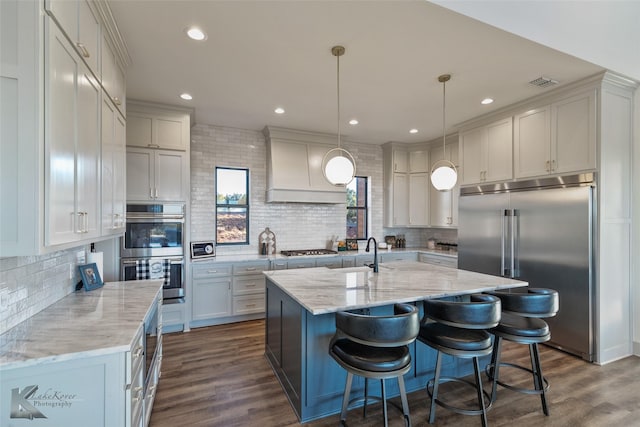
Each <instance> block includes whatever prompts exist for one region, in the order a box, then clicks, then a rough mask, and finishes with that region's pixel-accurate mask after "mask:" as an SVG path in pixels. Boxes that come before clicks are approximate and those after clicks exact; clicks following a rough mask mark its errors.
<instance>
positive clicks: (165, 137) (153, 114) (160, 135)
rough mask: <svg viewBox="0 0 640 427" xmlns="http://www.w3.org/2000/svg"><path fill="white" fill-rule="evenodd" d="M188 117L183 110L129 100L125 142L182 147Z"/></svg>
mask: <svg viewBox="0 0 640 427" xmlns="http://www.w3.org/2000/svg"><path fill="white" fill-rule="evenodd" d="M190 122H191V118H190V116H189V114H188V113H186V112H180V111H176V112H172V111H168V110H162V109H159V108H152V107H144V106H141V105H138V104H135V103H133V102H130V103H129V107H128V111H127V146H130V147H146V148H162V149H166V150H180V151H186V150H187V149H188V148H189V145H190V131H191V129H190Z"/></svg>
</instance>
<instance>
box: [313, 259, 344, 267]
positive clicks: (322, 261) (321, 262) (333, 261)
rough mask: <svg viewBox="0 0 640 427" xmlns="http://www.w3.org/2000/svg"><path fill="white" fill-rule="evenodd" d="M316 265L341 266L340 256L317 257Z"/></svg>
mask: <svg viewBox="0 0 640 427" xmlns="http://www.w3.org/2000/svg"><path fill="white" fill-rule="evenodd" d="M316 267H327V268H342V258H340V257H331V258H318V259H317V260H316Z"/></svg>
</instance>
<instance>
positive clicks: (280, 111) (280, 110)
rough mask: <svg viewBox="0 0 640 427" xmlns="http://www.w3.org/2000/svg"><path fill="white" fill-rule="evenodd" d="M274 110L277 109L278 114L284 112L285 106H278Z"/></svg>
mask: <svg viewBox="0 0 640 427" xmlns="http://www.w3.org/2000/svg"><path fill="white" fill-rule="evenodd" d="M273 111H275V113H276V114H284V108H282V107H278V108H276V109H275V110H273Z"/></svg>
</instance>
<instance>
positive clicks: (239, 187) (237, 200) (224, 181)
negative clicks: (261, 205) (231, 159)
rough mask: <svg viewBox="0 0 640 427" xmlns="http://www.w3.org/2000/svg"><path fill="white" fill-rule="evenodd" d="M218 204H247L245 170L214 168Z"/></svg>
mask: <svg viewBox="0 0 640 427" xmlns="http://www.w3.org/2000/svg"><path fill="white" fill-rule="evenodd" d="M216 192H217V195H216V196H217V197H216V198H217V203H218V204H227V205H228V204H232V205H246V204H247V170H246V169H224V168H216Z"/></svg>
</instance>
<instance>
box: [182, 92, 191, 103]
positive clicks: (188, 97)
mask: <svg viewBox="0 0 640 427" xmlns="http://www.w3.org/2000/svg"><path fill="white" fill-rule="evenodd" d="M180 98H182V99H184V100H185V101H191V100H192V99H193V96H191V95H189V94H188V93H182V94H180Z"/></svg>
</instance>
